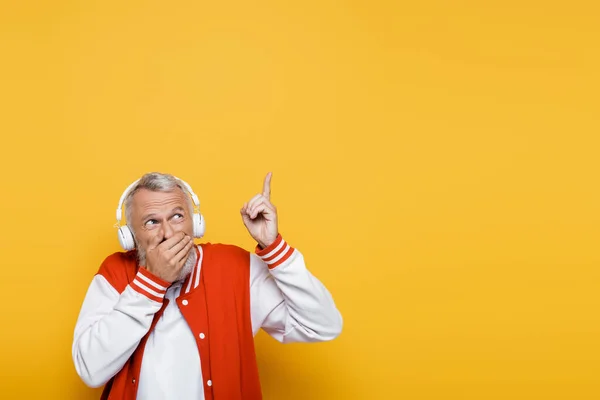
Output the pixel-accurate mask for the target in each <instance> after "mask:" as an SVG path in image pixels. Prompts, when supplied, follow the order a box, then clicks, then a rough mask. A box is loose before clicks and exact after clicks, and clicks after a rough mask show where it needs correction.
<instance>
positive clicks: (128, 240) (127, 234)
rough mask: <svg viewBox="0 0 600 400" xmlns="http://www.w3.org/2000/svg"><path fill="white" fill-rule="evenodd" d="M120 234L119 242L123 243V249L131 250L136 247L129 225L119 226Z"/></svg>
mask: <svg viewBox="0 0 600 400" xmlns="http://www.w3.org/2000/svg"><path fill="white" fill-rule="evenodd" d="M118 235H119V243H120V244H121V247H122V248H123V250H125V251H129V250H133V249H135V240H134V239H133V234H132V233H131V230H130V229H129V227H128V226H127V225H125V226H122V227H120V228H119V231H118Z"/></svg>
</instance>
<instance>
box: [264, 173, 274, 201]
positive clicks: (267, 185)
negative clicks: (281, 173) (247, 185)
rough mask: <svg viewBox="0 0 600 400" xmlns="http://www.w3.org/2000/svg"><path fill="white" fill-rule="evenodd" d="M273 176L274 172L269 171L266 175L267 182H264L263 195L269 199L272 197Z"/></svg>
mask: <svg viewBox="0 0 600 400" xmlns="http://www.w3.org/2000/svg"><path fill="white" fill-rule="evenodd" d="M272 176H273V173H272V172H269V173H268V174H267V176H265V182H264V184H263V193H262V194H263V196H265V197H266V198H267V199H270V198H271V177H272Z"/></svg>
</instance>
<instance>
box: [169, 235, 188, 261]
mask: <svg viewBox="0 0 600 400" xmlns="http://www.w3.org/2000/svg"><path fill="white" fill-rule="evenodd" d="M191 241H192V238H191V237H189V236H187V235H184V238H183V240H180V241H179V242H177V243H175V245H174V246H173V247H171V248H170V249H169V250H168V251H167V256H168V257H169V258H173V257H176V255H177V253H179V252H180V251H181V249H183V248H184V247H185V246H186V245H187V244H188V243H189V242H191Z"/></svg>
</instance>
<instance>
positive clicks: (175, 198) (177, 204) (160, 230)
mask: <svg viewBox="0 0 600 400" xmlns="http://www.w3.org/2000/svg"><path fill="white" fill-rule="evenodd" d="M132 200H133V201H132V204H131V220H132V221H131V225H132V228H133V231H134V234H135V239H136V244H137V247H138V251H139V252H140V253H141V254H142V255H143V258H144V259H145V254H146V252H147V251H148V246H149V244H150V243H151V242H152V241H153V240H155V239H158V240H159V242H160V243H162V242H163V241H165V240H167V239H169V238H170V237H172V236H173V235H175V234H176V233H178V232H183V233H185V234H186V235H188V236H190V237H194V235H193V232H194V230H193V216H192V215H191V214H190V208H189V203H188V202H187V201H186V195H185V194H184V193H183V191H182V190H180V189H179V188H176V189H174V190H173V191H170V192H153V191H151V190H147V189H140V190H139V191H137V192H136V193H135V194H134V195H133V199H132Z"/></svg>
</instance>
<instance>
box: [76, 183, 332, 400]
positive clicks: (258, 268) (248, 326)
mask: <svg viewBox="0 0 600 400" xmlns="http://www.w3.org/2000/svg"><path fill="white" fill-rule="evenodd" d="M128 190H129V191H128V192H127V191H126V193H127V195H126V197H125V201H124V204H125V216H126V220H127V227H123V228H127V229H129V230H130V231H131V232H132V236H133V237H132V244H131V247H135V249H134V250H130V251H126V252H117V253H114V254H112V255H110V256H108V257H107V258H106V259H105V260H104V262H103V263H102V265H101V266H100V269H99V270H98V272H97V273H96V275H95V276H94V278H93V279H92V282H91V284H90V287H89V288H88V292H87V294H86V296H85V299H84V301H83V305H82V308H81V312H80V315H79V318H78V320H77V324H76V326H75V333H74V340H73V361H74V363H75V368H76V370H77V373H78V374H79V376H80V377H81V379H82V380H83V381H84V382H85V383H86V384H87V385H88V386H90V387H100V386H102V385H105V387H104V391H103V394H102V398H103V399H161V400H164V399H202V398H204V399H216V400H221V399H228V400H229V399H260V398H261V390H260V382H259V377H258V369H257V365H256V356H255V352H254V340H253V339H254V335H256V333H257V332H258V330H259V329H261V328H262V329H263V330H265V331H266V332H267V333H268V334H269V335H271V336H272V337H274V338H275V339H276V340H278V341H280V342H282V343H291V342H317V341H326V340H332V339H334V338H336V337H337V336H338V335H339V334H340V332H341V329H342V317H341V315H340V313H339V311H338V310H337V308H336V306H335V304H334V301H333V299H332V297H331V295H330V293H329V292H328V291H327V289H326V288H325V287H324V286H323V285H322V283H321V282H320V281H319V280H317V279H316V278H315V277H314V276H313V275H312V274H311V273H310V272H309V271H308V270H307V269H306V266H305V264H304V259H303V257H302V254H301V253H300V252H299V251H298V250H296V249H294V248H293V247H291V246H289V245H288V244H287V243H286V242H285V240H284V239H283V237H282V236H281V234H280V233H279V228H278V224H277V210H276V208H275V206H273V204H272V203H271V201H270V193H271V174H270V173H269V174H267V176H266V178H265V181H264V186H263V191H262V194H257V195H256V196H254V197H253V198H252V199H251V200H250V201H249V202H247V203H245V204H244V206H243V207H242V209H241V210H240V214H241V217H242V221H243V223H244V225H245V226H246V228H247V229H248V232H249V233H250V235H251V236H252V238H253V239H254V240H255V241H256V242H257V246H256V248H255V250H254V252H248V251H246V250H243V249H241V248H239V247H236V246H233V245H224V244H210V243H205V244H201V245H195V244H194V241H193V237H194V236H196V237H200V236H202V233H198V232H197V231H198V230H202V231H203V227H202V229H198V224H199V223H200V224H201V225H202V224H203V219H197V217H198V215H197V214H194V210H193V206H192V203H191V201H190V195H189V194H188V193H187V192H186V190H187V191H188V192H190V194H191V195H192V198H195V194H193V192H192V191H191V188H189V186H187V184H186V183H185V182H183V181H181V180H179V179H177V178H175V177H173V176H172V175H168V174H160V173H150V174H146V175H144V176H143V177H142V178H141V179H140V180H138V181H137V182H136V183H134V184H132V186H131V187H130V188H128ZM124 196H125V194H124ZM122 199H123V198H122ZM196 200H197V198H195V199H194V201H196ZM118 215H120V207H119V211H118ZM118 218H119V219H120V217H118ZM122 243H123V242H122Z"/></svg>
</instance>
